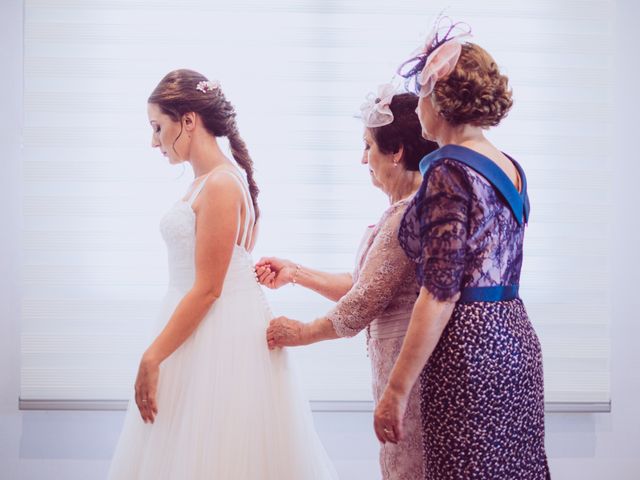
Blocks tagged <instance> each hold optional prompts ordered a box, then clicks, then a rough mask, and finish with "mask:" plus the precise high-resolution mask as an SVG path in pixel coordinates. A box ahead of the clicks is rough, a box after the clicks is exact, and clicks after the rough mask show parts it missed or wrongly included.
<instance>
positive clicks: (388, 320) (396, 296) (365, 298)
mask: <svg viewBox="0 0 640 480" xmlns="http://www.w3.org/2000/svg"><path fill="white" fill-rule="evenodd" d="M408 203H409V201H408V200H404V201H400V202H398V203H396V204H394V205H392V206H391V207H390V208H389V209H388V210H387V211H386V212H385V213H384V214H383V215H382V218H381V219H380V221H379V222H378V223H377V224H376V225H375V226H373V227H370V228H369V229H368V231H367V233H366V234H365V236H364V238H363V241H362V244H361V246H360V251H359V252H358V257H357V262H356V268H355V272H354V275H353V281H354V284H353V287H352V288H351V290H349V292H348V293H347V294H346V295H345V296H344V297H342V299H340V301H339V302H338V303H337V305H336V306H335V308H334V309H333V310H332V311H331V312H330V313H329V315H328V318H329V320H330V321H331V322H332V324H333V327H334V329H335V331H336V332H337V334H338V335H339V336H341V337H350V336H353V335H355V334H357V333H358V332H360V331H362V330H363V329H365V328H366V331H367V346H368V352H369V357H370V358H371V369H372V373H373V397H374V400H375V402H376V404H377V403H378V400H379V399H380V396H381V395H382V392H383V391H384V388H385V386H386V384H387V381H388V380H389V374H390V373H391V369H392V367H393V365H394V363H395V361H396V358H397V357H398V354H399V353H400V348H401V347H402V341H403V339H404V335H405V333H406V331H407V327H408V325H409V319H410V318H411V310H412V308H413V304H414V303H415V301H416V298H417V296H418V290H419V288H420V287H419V285H418V283H417V281H416V275H415V267H414V264H413V262H411V261H410V260H409V259H408V258H407V256H406V255H405V254H404V252H403V250H402V248H401V247H400V244H399V243H398V230H399V228H400V221H401V219H402V216H403V215H404V212H405V210H406V208H407V205H408ZM404 427H405V438H404V439H403V440H402V441H401V442H400V443H399V444H397V445H392V444H389V443H387V444H386V445H383V446H382V447H381V450H380V469H381V471H382V477H383V478H384V480H416V479H419V478H423V477H424V464H423V457H422V417H421V413H420V386H419V385H416V386H415V387H414V389H413V391H412V392H411V396H410V398H409V403H408V407H407V412H406V416H405V422H404Z"/></svg>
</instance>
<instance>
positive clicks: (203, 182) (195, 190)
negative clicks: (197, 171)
mask: <svg viewBox="0 0 640 480" xmlns="http://www.w3.org/2000/svg"><path fill="white" fill-rule="evenodd" d="M212 173H213V172H209V173H207V176H206V177H204V178H203V179H202V181H201V182H200V183H199V184H198V186H197V187H196V188H194V189H193V193H192V194H191V196H190V197H189V200H187V203H188V204H189V205H193V202H194V201H195V199H196V197H197V196H198V195H199V194H200V192H201V191H202V189H203V188H204V186H205V184H206V183H207V180H208V179H209V176H210V175H211V174H212Z"/></svg>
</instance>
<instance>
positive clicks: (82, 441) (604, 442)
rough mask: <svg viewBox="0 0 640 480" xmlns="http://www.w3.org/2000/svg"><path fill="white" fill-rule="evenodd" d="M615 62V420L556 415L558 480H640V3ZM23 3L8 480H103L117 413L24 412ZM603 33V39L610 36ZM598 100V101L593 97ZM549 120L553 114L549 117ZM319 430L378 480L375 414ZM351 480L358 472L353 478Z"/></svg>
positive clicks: (12, 15) (2, 46) (9, 44)
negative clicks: (639, 28) (20, 405)
mask: <svg viewBox="0 0 640 480" xmlns="http://www.w3.org/2000/svg"><path fill="white" fill-rule="evenodd" d="M615 5H616V6H617V13H616V18H617V22H618V24H617V26H616V27H615V31H616V32H617V35H618V37H617V47H618V52H619V53H618V55H617V56H616V58H615V59H607V58H594V62H608V61H616V68H615V71H616V72H617V79H616V86H617V88H616V91H617V98H616V105H617V109H616V113H615V114H616V119H617V121H618V123H617V130H616V132H615V134H614V138H615V145H614V148H613V153H614V155H615V156H616V158H617V159H618V161H619V168H618V169H617V171H616V174H615V177H614V182H615V185H614V192H615V196H614V198H613V199H612V204H613V205H614V206H615V207H616V208H615V218H614V222H613V231H612V239H613V245H612V248H613V262H612V265H611V269H612V278H613V282H614V284H613V288H612V291H613V298H612V305H613V312H612V313H613V315H612V317H613V323H612V331H611V337H612V355H611V372H612V376H611V378H612V385H611V392H612V399H613V406H612V409H613V410H612V412H611V413H610V414H582V413H575V414H552V415H549V416H548V418H547V448H548V452H549V455H550V458H551V466H552V475H553V478H554V479H556V480H558V479H559V480H565V479H566V480H573V479H576V480H578V479H579V480H601V479H615V480H632V479H633V480H637V479H640V433H639V432H640V375H639V374H638V373H637V368H638V365H640V345H639V341H638V339H639V338H640V324H639V322H640V319H639V318H638V316H639V315H638V314H637V312H639V311H640V292H637V291H636V285H637V284H638V282H637V279H636V272H637V269H638V268H639V267H640V251H639V250H638V239H639V238H640V220H639V216H638V215H637V214H636V212H635V211H633V210H632V208H633V207H634V205H636V204H637V203H638V199H637V198H636V197H637V191H638V190H639V189H638V186H637V181H638V180H637V179H639V178H640V165H639V162H640V159H639V158H638V155H637V154H636V153H635V152H636V145H635V144H636V141H637V140H636V139H637V137H638V135H639V134H638V132H637V127H636V125H637V123H638V122H637V119H636V109H637V107H640V101H639V100H638V94H637V88H638V87H637V82H638V79H640V62H639V61H638V58H640V55H639V54H638V51H637V46H636V42H635V36H634V32H635V30H636V25H635V22H636V21H637V19H638V18H640V3H638V2H636V1H635V0H619V1H618V2H616V3H615ZM22 8H23V2H22V1H21V0H2V2H1V3H0V69H1V70H0V71H1V72H2V73H1V74H0V105H1V107H0V112H1V115H0V146H1V147H0V148H1V149H2V153H3V157H4V158H3V160H2V163H1V165H2V167H3V168H2V174H1V175H0V222H2V223H1V225H2V227H1V229H0V232H1V233H0V252H1V254H0V272H1V274H0V479H2V480H4V479H7V480H9V479H11V480H14V479H65V480H70V479H76V478H77V479H84V480H90V479H93V478H96V479H99V478H103V477H104V472H105V470H106V467H107V464H108V459H109V456H110V455H111V452H112V449H113V446H114V443H115V440H116V436H117V433H118V431H119V428H120V423H121V421H122V413H120V412H19V411H18V410H17V398H18V391H19V388H18V382H19V368H20V362H19V325H18V323H17V321H18V318H19V315H18V312H19V303H18V293H19V292H18V271H17V265H18V259H19V238H20V225H19V222H20V216H19V214H18V213H19V208H20V206H19V199H20V192H19V188H20V183H21V177H20V116H21V89H22ZM603 28H605V27H604V26H603ZM595 94H597V92H596V93H595ZM552 114H553V113H552V112H550V115H552ZM316 423H317V425H318V429H319V430H320V433H321V436H322V438H323V440H324V441H325V443H326V444H327V447H328V450H329V452H330V454H331V455H332V457H333V458H334V459H336V460H337V462H338V466H339V468H340V470H341V472H342V473H343V476H344V478H347V479H360V478H367V479H371V478H375V477H374V474H373V473H372V472H373V471H375V464H376V458H375V455H376V454H375V450H376V446H375V442H374V441H373V440H372V439H371V432H370V419H369V415H367V414H339V413H332V414H326V413H322V414H316ZM355 472H358V474H356V473H355Z"/></svg>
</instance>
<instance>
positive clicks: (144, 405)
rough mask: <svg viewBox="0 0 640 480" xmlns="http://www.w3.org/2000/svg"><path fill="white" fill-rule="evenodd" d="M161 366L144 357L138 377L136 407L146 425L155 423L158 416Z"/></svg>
mask: <svg viewBox="0 0 640 480" xmlns="http://www.w3.org/2000/svg"><path fill="white" fill-rule="evenodd" d="M159 375H160V365H159V364H158V363H157V362H155V361H153V360H150V359H149V358H148V357H147V356H146V355H145V356H143V357H142V360H141V361H140V366H139V367H138V376H137V377H136V387H135V389H136V390H135V391H136V405H137V406H138V410H140V416H141V417H142V420H143V421H144V423H147V422H150V423H153V422H154V420H155V418H156V415H157V414H158V405H157V403H156V393H157V391H158V377H159Z"/></svg>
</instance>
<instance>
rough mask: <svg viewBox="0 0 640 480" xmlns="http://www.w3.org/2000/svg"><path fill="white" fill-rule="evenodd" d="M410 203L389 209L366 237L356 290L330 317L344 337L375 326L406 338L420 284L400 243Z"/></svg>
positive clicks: (358, 263) (343, 299) (345, 298)
mask: <svg viewBox="0 0 640 480" xmlns="http://www.w3.org/2000/svg"><path fill="white" fill-rule="evenodd" d="M407 205H408V200H404V201H401V202H398V203H396V204H394V205H392V206H391V207H389V209H387V210H386V211H385V212H384V214H383V215H382V217H381V218H380V221H379V222H378V223H377V224H376V225H375V226H374V227H373V228H372V229H371V230H370V231H368V232H367V233H366V234H365V238H364V241H363V243H362V247H361V249H360V252H359V255H358V258H357V262H356V268H355V271H354V274H353V281H354V284H353V287H352V288H351V290H349V292H348V293H347V294H346V295H345V296H344V297H342V298H341V299H340V301H339V302H338V303H337V304H336V306H335V307H334V308H333V309H332V310H331V311H330V312H329V314H328V316H327V317H328V318H329V320H330V321H331V322H332V324H333V327H334V329H335V331H336V333H337V334H338V335H340V336H341V337H346V336H353V335H356V334H357V333H358V332H360V331H361V330H362V329H364V328H365V327H367V326H369V325H370V324H371V328H377V327H379V326H381V325H378V324H384V323H387V321H388V325H385V326H384V327H383V328H384V330H385V334H387V335H393V336H402V335H404V332H405V331H406V328H407V324H408V321H409V317H410V313H411V308H412V307H413V304H414V302H415V300H416V297H417V292H418V284H417V281H416V277H415V272H414V266H413V263H412V262H411V261H410V260H409V259H408V258H407V257H406V255H405V254H404V253H403V251H402V249H401V248H400V244H399V243H398V229H399V227H400V220H401V219H402V215H403V214H404V211H405V209H406V207H407Z"/></svg>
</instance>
